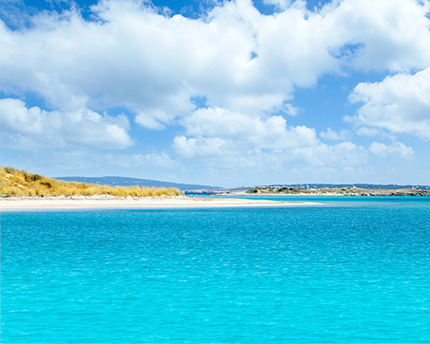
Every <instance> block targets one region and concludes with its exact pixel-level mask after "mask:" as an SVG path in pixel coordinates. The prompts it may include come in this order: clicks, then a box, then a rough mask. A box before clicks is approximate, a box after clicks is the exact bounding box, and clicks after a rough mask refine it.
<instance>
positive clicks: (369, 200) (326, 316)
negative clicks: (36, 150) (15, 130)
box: [0, 197, 430, 343]
mask: <svg viewBox="0 0 430 344" xmlns="http://www.w3.org/2000/svg"><path fill="white" fill-rule="evenodd" d="M268 198H269V197H268ZM273 198H274V199H278V200H281V199H293V200H311V201H316V202H319V203H320V205H315V206H298V207H297V206H296V207H282V208H280V207H273V208H272V207H267V208H222V209H221V208H220V209H164V210H75V211H39V212H18V213H12V212H7V213H1V214H0V218H1V237H2V238H1V240H2V241H1V245H2V247H1V342H2V343H148V342H152V343H185V342H191V343H238V342H241V343H291V342H295V343H296V342H300V343H304V342H306V343H345V342H348V343H363V342H366V343H382V342H384V343H386V342H389V343H405V342H408V343H424V342H427V343H428V342H430V198H425V197H422V198H420V197H397V198H396V197H308V198H306V197H293V198H292V197H290V198H286V197H285V198H282V197H273Z"/></svg>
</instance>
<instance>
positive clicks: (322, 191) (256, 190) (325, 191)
mask: <svg viewBox="0 0 430 344" xmlns="http://www.w3.org/2000/svg"><path fill="white" fill-rule="evenodd" d="M246 193H249V194H281V195H344V196H430V190H420V189H417V188H411V189H364V188H357V187H355V186H353V187H334V188H328V187H327V188H318V189H305V188H301V187H300V188H295V187H287V186H256V187H253V188H251V189H249V190H248V191H246Z"/></svg>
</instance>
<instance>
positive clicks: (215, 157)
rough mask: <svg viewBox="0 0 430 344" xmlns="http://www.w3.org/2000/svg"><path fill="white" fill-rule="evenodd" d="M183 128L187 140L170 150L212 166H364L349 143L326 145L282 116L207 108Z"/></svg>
mask: <svg viewBox="0 0 430 344" xmlns="http://www.w3.org/2000/svg"><path fill="white" fill-rule="evenodd" d="M182 124H183V125H184V127H185V128H186V134H187V136H188V137H186V136H177V137H176V138H175V139H174V144H173V148H174V150H175V151H176V152H177V153H178V154H179V155H180V156H183V157H186V158H194V157H201V158H205V159H206V160H208V161H209V162H210V163H211V164H213V165H216V166H226V165H230V166H235V167H237V166H242V167H243V166H248V167H249V166H253V167H257V166H266V167H268V166H272V167H273V166H278V168H281V166H285V165H288V164H291V163H298V164H309V165H316V166H332V165H338V166H339V165H340V166H345V165H356V164H362V163H364V162H366V161H367V151H366V150H365V149H364V148H363V147H360V146H357V145H355V144H353V143H351V142H347V141H345V142H341V143H339V144H336V145H326V144H324V143H321V142H320V141H319V140H318V138H317V137H316V133H315V130H314V129H311V128H308V127H306V126H291V127H290V126H288V125H287V122H286V120H285V119H284V118H283V117H282V116H268V117H266V118H261V117H255V116H250V115H245V114H242V113H232V112H230V111H228V110H226V109H222V108H214V109H212V108H207V109H199V110H197V111H195V112H194V113H193V114H192V116H190V117H188V118H186V119H184V120H183V122H182ZM243 160H245V161H246V163H245V162H244V161H243Z"/></svg>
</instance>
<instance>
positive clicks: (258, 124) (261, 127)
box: [182, 107, 318, 149]
mask: <svg viewBox="0 0 430 344" xmlns="http://www.w3.org/2000/svg"><path fill="white" fill-rule="evenodd" d="M182 124H183V126H184V127H185V128H186V130H187V134H188V135H194V136H208V137H220V138H231V139H234V140H235V142H237V143H238V142H240V141H247V142H249V143H250V144H252V145H254V146H255V147H258V148H268V149H285V148H292V147H303V146H313V145H316V144H317V143H318V140H317V138H316V135H315V131H314V130H313V129H310V128H307V127H305V126H297V127H287V122H286V120H285V119H284V118H283V117H282V116H268V117H267V118H260V117H254V116H249V115H245V114H243V113H237V112H231V111H229V110H227V109H223V108H219V107H217V108H207V109H199V110H197V111H195V112H194V113H193V114H192V116H190V117H187V118H185V119H184V120H183V121H182Z"/></svg>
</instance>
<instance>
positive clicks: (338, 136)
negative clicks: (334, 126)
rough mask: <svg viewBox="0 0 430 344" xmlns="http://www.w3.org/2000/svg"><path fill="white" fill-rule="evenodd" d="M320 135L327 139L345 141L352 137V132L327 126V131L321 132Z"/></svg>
mask: <svg viewBox="0 0 430 344" xmlns="http://www.w3.org/2000/svg"><path fill="white" fill-rule="evenodd" d="M320 136H321V137H322V138H324V139H327V140H333V141H345V140H348V139H350V138H351V133H350V132H349V131H348V130H340V131H339V132H337V131H335V130H331V128H327V131H322V132H320Z"/></svg>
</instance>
